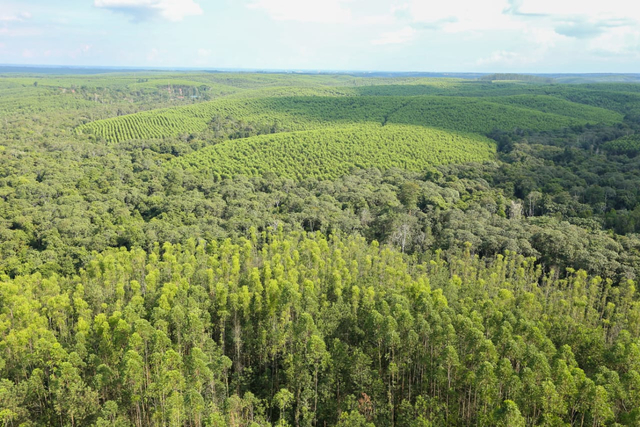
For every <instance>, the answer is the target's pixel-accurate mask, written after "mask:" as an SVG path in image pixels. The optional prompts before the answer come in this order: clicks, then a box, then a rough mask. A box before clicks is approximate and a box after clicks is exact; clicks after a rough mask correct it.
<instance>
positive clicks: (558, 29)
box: [0, 0, 640, 73]
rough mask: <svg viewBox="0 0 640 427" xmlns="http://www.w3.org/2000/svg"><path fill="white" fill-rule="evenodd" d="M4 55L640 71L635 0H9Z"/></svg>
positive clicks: (3, 9)
mask: <svg viewBox="0 0 640 427" xmlns="http://www.w3.org/2000/svg"><path fill="white" fill-rule="evenodd" d="M0 63H3V64H39V65H83V66H98V65H100V66H142V67H197V68H252V69H254V68H258V69H305V70H328V69H330V70H386V71H456V72H460V71H468V72H494V71H495V72H626V73H630V72H640V4H638V3H637V2H636V1H634V0H598V1H594V0H581V1H574V0H438V1H434V0H398V1H390V0H234V1H232V0H59V1H55V0H18V1H16V0H0Z"/></svg>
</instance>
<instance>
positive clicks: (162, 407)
mask: <svg viewBox="0 0 640 427" xmlns="http://www.w3.org/2000/svg"><path fill="white" fill-rule="evenodd" d="M639 320H640V305H639V303H638V301H637V298H636V295H635V288H634V284H633V282H630V281H625V282H624V283H612V282H611V281H607V280H602V279H600V278H598V277H588V276H587V275H586V274H585V273H584V272H582V271H577V272H576V271H571V270H570V271H569V272H568V275H567V276H566V278H564V279H559V278H558V275H557V274H556V273H555V272H553V271H552V272H550V273H548V274H543V272H542V270H541V269H540V268H539V267H538V266H537V265H536V263H535V262H534V260H533V259H527V258H523V257H521V256H518V255H515V254H512V253H507V254H505V255H504V256H498V257H497V258H495V259H490V260H481V259H479V258H478V257H475V256H473V255H471V254H470V253H469V252H468V251H467V252H463V253H460V254H459V256H451V257H449V258H448V259H446V260H445V259H442V258H441V254H440V253H433V254H430V255H423V256H419V257H418V256H414V257H412V258H409V257H406V256H405V255H403V254H401V253H399V252H398V251H395V250H393V249H391V248H388V247H383V246H380V245H378V244H377V242H375V241H374V242H373V243H371V244H367V243H366V242H365V241H364V240H363V239H361V238H356V237H349V238H340V237H336V236H334V237H329V238H327V237H325V236H323V235H321V234H304V233H293V234H282V233H280V234H273V235H267V234H262V235H256V234H255V233H254V232H251V233H250V235H249V236H248V238H246V239H240V240H238V241H235V242H232V241H231V240H224V241H212V242H208V243H205V242H202V241H201V242H195V241H193V240H192V241H190V242H189V243H188V244H186V245H183V246H180V245H170V244H164V245H156V246H155V249H154V250H153V251H152V252H151V253H149V254H147V253H145V252H144V251H141V250H137V249H133V250H131V251H126V250H124V249H122V250H109V251H107V252H105V253H101V254H95V256H94V259H93V260H92V261H90V262H89V263H88V265H87V268H86V269H85V270H80V271H78V272H77V274H76V275H74V276H72V277H58V276H51V277H42V276H41V275H40V274H36V275H31V276H20V277H17V278H15V279H12V280H10V279H9V278H8V277H6V276H5V277H4V278H3V280H2V282H1V283H0V348H1V349H2V351H1V352H0V355H1V358H0V373H1V376H2V380H1V382H0V418H1V419H2V422H3V423H4V424H5V425H72V426H80V425H92V424H95V425H101V426H102V425H121V426H128V425H133V426H146V425H159V426H164V425H167V426H181V425H185V426H204V425H210V426H221V425H230V426H246V425H269V424H270V425H295V426H324V425H336V424H341V425H351V426H353V425H389V426H430V425H504V426H519V425H521V426H524V425H547V426H563V425H581V426H582V425H592V426H599V425H609V424H611V423H613V422H617V423H620V424H626V425H635V424H634V423H637V422H638V421H639V420H640V413H639V411H638V409H636V408H639V407H640V348H639V346H638V337H639V335H640V323H639Z"/></svg>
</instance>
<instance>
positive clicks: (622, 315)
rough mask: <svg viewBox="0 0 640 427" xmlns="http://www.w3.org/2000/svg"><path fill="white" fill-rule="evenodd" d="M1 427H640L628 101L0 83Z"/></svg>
mask: <svg viewBox="0 0 640 427" xmlns="http://www.w3.org/2000/svg"><path fill="white" fill-rule="evenodd" d="M0 123H2V126H0V165H1V167H0V422H2V423H3V425H7V426H40V425H52V426H122V427H124V426H139V427H141V426H296V427H299V426H314V427H315V426H332V425H340V426H407V427H409V426H411V427H414V426H415V427H418V426H423V427H426V426H509V427H511V426H558V427H559V426H617V425H628V426H635V425H639V424H640V409H639V408H640V296H639V295H638V293H637V289H636V288H637V281H638V278H639V277H640V156H638V153H639V148H638V147H639V145H638V141H640V139H639V137H638V135H640V133H639V132H640V85H638V84H632V83H628V84H626V83H602V84H600V83H590V84H584V85H570V84H560V83H558V81H556V80H550V79H546V78H522V76H514V75H503V76H501V75H495V76H489V77H487V78H484V79H479V80H463V79H451V78H421V77H415V78H413V77H398V78H392V77H388V78H387V77H362V76H352V75H346V74H341V75H304V74H291V75H285V74H267V73H264V74H249V73H237V74H232V73H195V72H193V73H191V72H183V73H174V74H168V73H161V72H155V73H154V72H148V73H105V74H101V75H91V74H87V75H73V74H66V75H59V76H58V75H44V74H26V73H21V74H17V73H16V74H9V73H7V74H4V75H1V76H0Z"/></svg>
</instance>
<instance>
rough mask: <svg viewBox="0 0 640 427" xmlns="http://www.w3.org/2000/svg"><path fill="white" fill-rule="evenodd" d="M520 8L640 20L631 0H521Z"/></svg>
mask: <svg viewBox="0 0 640 427" xmlns="http://www.w3.org/2000/svg"><path fill="white" fill-rule="evenodd" d="M518 10H519V12H520V13H527V14H538V15H552V16H562V15H565V16H587V17H590V18H593V19H611V18H632V19H635V20H640V8H639V7H638V6H637V5H635V4H634V3H633V2H632V1H630V0H606V1H602V0H580V1H567V0H520V2H519V6H518Z"/></svg>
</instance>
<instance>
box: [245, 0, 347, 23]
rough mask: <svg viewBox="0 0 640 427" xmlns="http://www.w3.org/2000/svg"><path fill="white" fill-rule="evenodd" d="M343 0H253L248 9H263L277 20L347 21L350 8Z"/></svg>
mask: <svg viewBox="0 0 640 427" xmlns="http://www.w3.org/2000/svg"><path fill="white" fill-rule="evenodd" d="M346 2H347V1H345V0H325V1H322V2H320V1H316V0H253V2H252V3H250V4H249V5H248V6H247V7H248V8H249V9H256V10H263V11H265V12H266V13H267V14H268V15H269V16H270V17H271V18H273V19H275V20H277V21H298V22H320V23H325V24H327V23H329V24H334V23H348V22H350V21H351V20H352V16H351V10H350V9H348V8H347V7H345V5H344V3H346Z"/></svg>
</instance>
